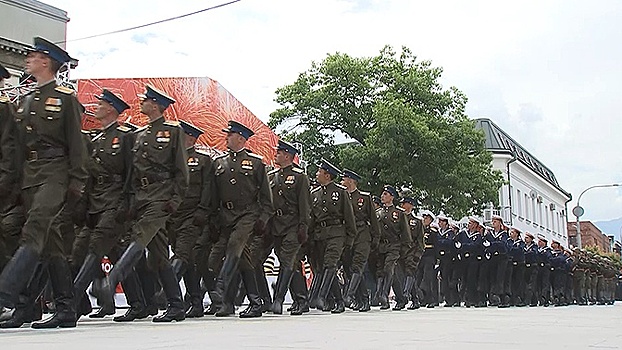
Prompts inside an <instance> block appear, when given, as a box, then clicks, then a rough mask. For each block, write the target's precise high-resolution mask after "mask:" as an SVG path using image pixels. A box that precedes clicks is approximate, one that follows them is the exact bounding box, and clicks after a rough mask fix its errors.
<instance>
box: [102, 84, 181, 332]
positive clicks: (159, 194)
mask: <svg viewBox="0 0 622 350" xmlns="http://www.w3.org/2000/svg"><path fill="white" fill-rule="evenodd" d="M138 97H139V98H140V99H141V103H140V108H141V112H142V113H143V114H145V115H147V116H148V117H149V119H150V122H149V124H148V125H147V126H145V127H144V128H141V129H139V130H138V131H137V135H136V141H135V143H134V146H133V148H132V152H133V153H134V158H133V167H132V169H131V172H132V174H131V176H130V180H129V181H128V182H127V187H128V189H127V190H126V192H127V193H129V197H128V198H129V200H128V202H127V204H126V205H127V207H128V208H135V212H136V218H137V221H136V222H135V223H134V224H133V226H132V236H133V237H132V242H131V243H130V244H129V246H128V247H127V249H126V250H125V252H124V253H123V255H122V256H121V258H119V260H118V261H117V263H116V264H115V265H114V267H113V268H112V270H111V271H110V274H109V275H108V277H107V278H106V280H105V283H104V288H103V294H104V299H105V300H106V302H112V300H113V296H114V293H115V287H116V285H117V283H119V282H121V281H123V280H124V279H125V278H126V277H127V276H128V275H129V274H130V273H131V272H132V271H133V270H134V266H135V265H136V264H137V263H138V262H139V260H140V259H141V258H142V257H143V256H144V254H145V248H147V249H148V250H149V253H150V254H149V259H150V266H152V267H153V268H154V270H155V271H156V273H157V274H158V275H159V277H160V281H161V283H162V287H163V289H164V294H165V295H166V298H167V301H168V305H167V308H166V312H165V313H164V314H162V315H160V316H157V317H154V318H153V322H172V321H183V320H184V319H185V318H186V314H185V310H184V308H183V302H182V298H181V289H180V288H179V283H178V281H177V277H176V276H175V272H174V271H173V267H172V266H171V264H170V262H169V259H168V257H169V245H168V239H167V237H166V234H165V232H164V230H163V229H164V227H165V224H166V221H167V220H168V219H169V217H170V216H171V214H173V213H174V212H175V211H176V210H177V208H178V206H179V204H180V203H181V200H182V198H183V196H184V195H185V194H186V189H187V188H188V165H187V163H186V162H187V159H188V156H187V154H186V148H185V146H184V141H183V137H182V135H183V130H182V129H181V127H180V126H179V122H175V121H167V120H165V119H164V116H163V113H164V111H165V110H166V109H167V108H168V107H169V106H170V105H171V104H173V103H175V100H174V99H173V98H171V97H169V96H167V95H166V94H164V93H163V92H161V91H158V90H157V89H155V88H153V87H151V86H149V85H147V86H146V91H145V93H144V94H139V95H138ZM131 211H134V210H133V209H132V210H131Z"/></svg>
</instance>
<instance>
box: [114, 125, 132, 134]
mask: <svg viewBox="0 0 622 350" xmlns="http://www.w3.org/2000/svg"><path fill="white" fill-rule="evenodd" d="M117 130H119V131H121V132H130V131H132V128H128V127H127V126H125V125H119V126H117Z"/></svg>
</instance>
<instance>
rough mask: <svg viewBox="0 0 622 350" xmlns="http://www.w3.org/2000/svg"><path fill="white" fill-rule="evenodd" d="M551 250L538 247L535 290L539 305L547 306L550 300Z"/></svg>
mask: <svg viewBox="0 0 622 350" xmlns="http://www.w3.org/2000/svg"><path fill="white" fill-rule="evenodd" d="M550 259H551V248H549V247H547V246H544V247H538V250H537V255H536V262H537V264H538V278H537V290H538V295H539V297H540V305H542V306H549V303H550V299H551V263H550Z"/></svg>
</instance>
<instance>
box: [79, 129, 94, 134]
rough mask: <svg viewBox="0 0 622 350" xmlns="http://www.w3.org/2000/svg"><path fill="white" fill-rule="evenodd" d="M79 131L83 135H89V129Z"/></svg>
mask: <svg viewBox="0 0 622 350" xmlns="http://www.w3.org/2000/svg"><path fill="white" fill-rule="evenodd" d="M80 132H81V133H83V134H84V135H91V130H84V129H82V130H80Z"/></svg>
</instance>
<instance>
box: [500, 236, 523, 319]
mask: <svg viewBox="0 0 622 350" xmlns="http://www.w3.org/2000/svg"><path fill="white" fill-rule="evenodd" d="M520 234H521V231H520V229H518V228H517V227H512V228H511V229H510V238H508V241H507V244H508V269H507V270H506V273H505V286H504V288H503V289H504V291H505V295H506V298H508V297H509V298H510V303H509V304H504V305H500V306H505V307H507V306H510V305H512V306H524V305H525V304H524V302H523V300H522V298H523V293H522V291H523V290H524V282H525V242H523V240H522V239H521V237H520Z"/></svg>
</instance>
